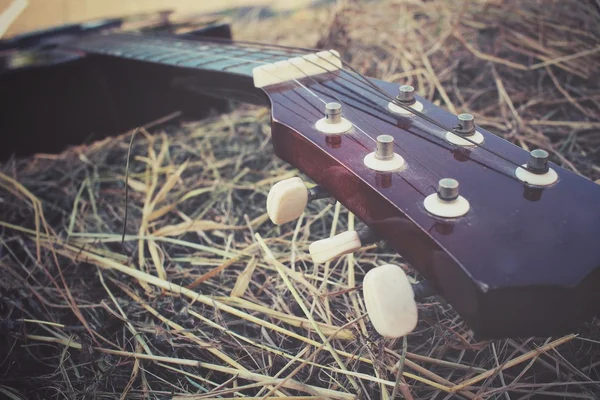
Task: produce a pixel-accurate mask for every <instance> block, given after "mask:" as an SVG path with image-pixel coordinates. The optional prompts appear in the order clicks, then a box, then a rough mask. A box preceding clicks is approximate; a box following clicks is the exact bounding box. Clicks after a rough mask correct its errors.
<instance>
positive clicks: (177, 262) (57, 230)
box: [0, 0, 600, 399]
mask: <svg viewBox="0 0 600 400" xmlns="http://www.w3.org/2000/svg"><path fill="white" fill-rule="evenodd" d="M523 3H524V2H518V1H491V0H490V1H471V2H461V3H460V5H457V4H455V3H454V2H452V4H451V3H450V2H446V1H441V0H440V1H435V0H434V1H422V2H421V1H383V2H377V3H373V2H370V3H368V4H357V3H353V2H347V3H345V4H338V5H333V6H327V7H324V8H321V9H318V10H311V11H308V10H300V11H298V12H295V13H293V14H292V15H288V14H286V15H281V16H275V17H273V18H270V19H266V20H261V21H257V20H255V19H252V18H251V17H245V18H244V19H243V20H238V21H235V22H234V28H235V29H234V31H235V35H236V37H238V38H244V39H251V40H261V41H266V42H276V43H285V44H290V45H298V46H311V47H321V48H335V49H338V50H340V52H341V53H342V54H343V56H344V58H345V59H346V60H347V61H348V62H349V63H350V64H351V65H352V66H353V67H354V68H357V69H358V70H360V71H361V72H363V73H365V74H367V75H369V76H373V77H377V78H380V79H384V80H389V81H394V82H402V83H408V84H412V85H413V86H415V87H416V88H417V90H418V92H419V93H421V94H423V95H424V96H426V97H427V98H428V99H430V100H432V101H434V102H436V103H437V104H439V105H440V106H442V107H444V108H446V109H448V110H450V111H452V112H457V111H461V112H462V111H466V112H470V113H472V114H474V115H475V117H476V118H477V120H478V121H479V123H480V124H481V125H483V126H485V127H486V128H488V129H489V130H491V131H493V132H495V133H497V134H499V135H501V136H503V137H504V138H506V139H507V140H510V141H512V142H514V143H515V144H517V145H519V146H522V147H524V148H527V149H530V148H535V147H542V148H545V149H547V150H548V151H549V152H550V153H551V155H552V159H553V161H554V162H556V163H559V164H561V165H562V166H564V167H565V168H568V169H570V170H572V171H575V172H577V173H580V174H581V175H583V176H586V177H588V178H590V179H592V180H598V179H599V178H600V168H599V166H598V165H599V156H600V153H599V148H600V135H598V128H600V122H599V118H598V116H599V115H600V103H599V102H598V101H599V100H600V90H599V89H600V88H599V87H598V85H599V82H598V80H597V79H596V77H597V75H598V72H599V71H598V70H599V67H600V62H599V61H600V55H599V54H600V49H599V47H598V45H597V44H598V38H600V30H599V28H598V27H599V26H600V24H598V22H599V20H600V17H599V15H600V13H599V12H598V8H597V7H596V6H595V3H594V2H593V1H590V2H587V1H586V2H583V1H560V2H559V1H548V2H542V1H539V2H528V3H526V6H525V5H524V4H523ZM299 30H302V34H298V32H299ZM269 120H270V119H269V112H268V110H267V109H265V108H257V107H251V106H245V105H241V106H239V107H237V108H236V109H235V110H233V111H232V112H231V113H228V114H224V115H218V116H214V117H212V118H209V119H207V120H204V121H199V122H193V123H189V122H188V123H185V124H176V123H174V124H173V125H170V126H169V127H168V128H160V129H149V131H150V132H146V131H143V130H142V131H139V132H138V133H137V134H136V135H135V137H132V134H131V132H129V133H125V134H123V135H121V136H119V137H118V138H116V139H107V140H104V141H101V142H96V143H92V144H88V145H86V146H80V147H74V148H71V149H69V150H67V151H65V152H64V153H62V154H60V155H57V156H47V155H39V156H35V157H31V158H28V159H21V160H11V161H8V162H6V163H4V164H2V165H0V200H1V201H2V203H1V204H2V207H0V268H1V269H2V280H1V281H0V288H1V290H2V297H1V298H0V315H1V316H2V320H1V324H0V332H1V333H2V336H1V339H0V355H3V356H0V369H1V373H0V393H2V394H4V395H5V396H7V397H9V398H12V399H25V398H30V399H37V398H40V399H46V398H69V399H83V398H85V399H96V398H97V399H103V398H111V399H112V398H160V399H162V398H173V397H174V398H177V399H208V398H218V397H220V398H228V397H229V398H230V397H239V396H241V395H245V396H251V397H254V398H263V397H264V396H266V395H270V396H271V398H281V397H285V396H302V397H297V398H303V399H308V398H310V399H312V398H318V397H321V398H323V397H329V398H334V399H350V398H354V397H355V396H357V397H359V398H365V399H377V398H384V399H386V398H389V397H390V396H391V395H392V394H393V393H395V392H396V389H395V388H397V392H399V393H398V396H402V397H404V398H406V399H411V398H414V399H453V398H468V399H476V398H480V399H521V398H523V399H525V398H540V399H543V398H565V399H574V398H582V399H596V398H599V397H600V384H599V381H600V323H599V321H598V320H597V319H594V320H590V321H588V322H587V323H586V324H585V325H584V326H582V327H581V329H580V331H578V332H576V334H577V335H566V336H562V337H553V338H525V339H523V338H522V339H508V340H500V341H478V340H477V339H476V338H475V337H473V334H472V332H471V331H470V329H469V327H468V325H466V324H465V323H464V322H463V321H462V320H461V319H460V318H459V317H458V316H457V315H456V314H455V313H454V312H453V310H452V308H451V307H450V306H449V305H447V304H446V303H444V302H443V301H442V300H440V299H437V300H433V301H431V302H428V303H421V304H420V305H419V312H420V316H421V317H420V322H419V325H418V327H417V330H416V331H415V332H413V333H412V334H410V335H408V336H407V337H406V338H405V339H398V340H388V339H383V338H381V337H379V336H378V335H377V334H376V333H375V332H374V330H373V328H372V327H371V326H370V323H369V321H368V319H366V318H364V315H365V307H364V304H363V302H362V296H361V294H360V284H361V281H362V277H363V276H364V273H365V272H366V271H367V270H368V269H370V268H372V267H373V266H374V265H380V264H383V263H396V264H399V265H401V266H402V267H403V268H405V270H406V271H407V272H408V273H409V274H410V275H411V276H413V277H417V278H418V276H417V275H416V274H415V272H414V271H413V270H412V269H411V268H410V266H409V265H406V263H404V262H403V260H402V258H401V257H399V256H398V255H396V254H391V253H389V252H386V251H385V250H381V249H376V248H373V247H372V246H371V247H369V248H367V249H364V250H361V251H360V252H357V253H356V254H355V255H351V256H347V257H343V258H342V259H340V260H339V261H336V262H333V263H331V264H326V265H316V264H313V263H312V262H311V261H310V258H309V257H308V254H307V253H308V245H309V244H310V243H311V242H312V241H314V240H317V239H320V238H323V237H327V236H330V235H332V234H334V233H335V232H340V231H343V230H347V229H348V228H349V227H351V226H352V225H353V224H354V223H355V221H354V217H353V216H352V215H351V214H349V213H348V212H347V211H346V210H344V208H343V207H341V206H340V205H339V203H338V204H330V203H328V202H327V201H326V200H320V201H318V202H316V203H313V204H311V205H310V206H309V208H308V210H307V212H306V214H305V216H304V217H303V218H302V219H301V220H300V221H298V222H293V223H289V224H286V225H283V226H280V227H277V226H274V225H273V224H271V223H270V222H269V221H268V217H267V215H266V210H265V200H266V195H267V193H268V190H269V188H270V187H271V186H272V185H273V184H274V183H275V182H277V181H279V180H281V179H284V178H286V177H291V176H294V175H298V172H297V171H294V170H293V169H292V168H291V167H290V166H288V165H286V164H285V163H283V162H281V161H280V160H278V159H277V158H276V157H274V155H273V152H272V149H271V144H270V128H269ZM128 160H129V164H128ZM126 171H128V172H127V178H126V176H125V175H126ZM125 182H127V183H125ZM126 210H127V212H125V211H126ZM125 220H126V221H127V227H126V235H125V237H124V240H123V243H121V241H122V231H123V227H124V221H125ZM399 371H400V372H401V373H399Z"/></svg>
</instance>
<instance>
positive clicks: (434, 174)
mask: <svg viewBox="0 0 600 400" xmlns="http://www.w3.org/2000/svg"><path fill="white" fill-rule="evenodd" d="M290 64H291V65H293V66H294V68H296V69H297V70H298V71H300V72H301V73H302V74H303V75H305V77H306V78H308V79H310V80H311V81H312V82H313V83H315V84H316V85H320V86H322V87H324V88H326V89H328V88H327V86H325V85H323V84H322V83H321V82H319V81H317V80H316V79H315V78H313V77H312V76H310V75H308V74H306V72H304V71H302V69H301V68H300V67H298V66H297V65H295V64H294V63H292V62H290ZM330 91H333V90H331V89H330ZM323 94H324V95H327V96H329V97H331V98H334V99H335V100H337V101H338V102H339V103H340V104H342V105H345V104H346V103H345V102H344V101H342V100H341V99H340V98H339V97H338V96H336V95H335V94H331V93H323ZM348 108H351V109H352V110H353V112H354V115H356V116H357V117H358V118H359V119H360V120H361V121H362V122H364V123H366V124H367V125H369V126H370V127H371V128H372V129H374V130H376V131H377V132H378V133H379V134H380V135H383V134H384V133H383V132H382V131H381V130H379V129H378V128H377V127H376V126H374V125H373V124H372V123H370V122H369V121H368V120H367V119H366V118H364V117H363V116H362V115H361V114H360V112H359V111H357V110H358V108H357V107H356V108H355V107H352V106H350V105H348ZM353 125H354V126H355V127H356V128H357V129H358V130H359V131H361V132H362V133H364V134H365V135H366V136H367V137H369V138H370V139H371V140H373V141H374V142H377V140H376V139H373V138H372V137H371V136H370V135H368V134H367V133H366V132H365V131H364V130H363V129H362V128H360V127H359V126H358V125H357V124H356V123H354V124H353ZM394 145H395V147H398V148H399V149H401V150H402V152H403V153H404V154H405V157H406V156H408V157H410V158H412V159H413V160H415V161H416V162H417V163H419V164H420V165H421V166H422V167H423V168H425V169H426V170H427V171H429V172H430V173H431V174H432V175H433V176H435V177H436V178H438V179H439V178H440V176H439V175H437V174H436V173H435V172H433V171H432V170H431V169H430V168H428V167H427V165H425V163H423V162H422V161H421V160H419V159H418V158H417V157H415V156H414V155H413V154H411V153H410V152H409V151H407V150H405V149H404V148H403V147H402V146H400V144H399V143H398V142H397V141H394ZM396 175H399V176H401V177H402V178H403V179H405V177H404V176H403V175H400V174H399V173H396ZM405 180H406V179H405ZM407 182H408V181H407ZM419 192H420V191H419ZM420 193H421V194H423V193H422V192H420Z"/></svg>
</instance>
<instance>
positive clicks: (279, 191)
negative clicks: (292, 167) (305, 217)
mask: <svg viewBox="0 0 600 400" xmlns="http://www.w3.org/2000/svg"><path fill="white" fill-rule="evenodd" d="M325 197H329V194H328V193H327V192H326V191H325V190H324V189H323V188H321V187H320V186H315V187H312V188H310V189H308V188H307V187H306V186H305V185H304V182H302V179H300V178H298V177H294V178H289V179H286V180H283V181H281V182H277V183H276V184H275V185H273V187H272V188H271V190H270V191H269V195H268V196H267V214H268V215H269V218H271V221H273V223H274V224H276V225H281V224H285V223H286V222H290V221H293V220H295V219H296V218H298V217H300V215H302V213H303V212H304V209H305V208H306V205H307V204H308V202H309V201H312V200H316V199H322V198H325Z"/></svg>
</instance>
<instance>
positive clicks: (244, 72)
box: [62, 33, 302, 104]
mask: <svg viewBox="0 0 600 400" xmlns="http://www.w3.org/2000/svg"><path fill="white" fill-rule="evenodd" d="M62 47H63V48H67V49H69V50H75V51H82V52H85V53H86V54H95V55H101V56H107V57H111V58H117V59H124V60H130V61H131V60H132V61H137V62H141V63H152V64H158V65H162V66H166V67H169V68H170V69H173V68H174V69H177V70H179V74H178V75H179V78H180V79H179V80H178V82H177V84H178V85H182V84H185V85H188V86H189V88H193V90H198V91H200V92H202V93H204V94H211V95H214V96H217V97H225V98H229V99H233V100H241V101H245V102H250V103H261V104H262V103H264V96H263V94H262V93H261V92H260V91H259V90H258V89H256V88H255V87H254V84H253V80H252V70H253V68H255V67H257V66H260V65H264V64H267V63H273V62H276V61H282V60H287V59H289V58H291V57H295V56H298V55H302V54H301V53H298V52H297V51H289V50H287V49H284V48H274V47H270V46H262V45H257V44H248V43H236V42H232V41H225V40H218V39H212V38H207V39H204V38H200V39H193V40H192V39H186V38H180V37H176V36H156V35H155V36H147V35H142V34H134V33H111V34H104V35H93V36H88V37H83V38H81V39H78V40H77V41H74V42H69V43H68V44H65V45H63V46H62ZM182 79H183V81H182Z"/></svg>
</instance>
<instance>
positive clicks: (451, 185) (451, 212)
mask: <svg viewBox="0 0 600 400" xmlns="http://www.w3.org/2000/svg"><path fill="white" fill-rule="evenodd" d="M423 205H424V206H425V210H427V211H428V212H429V213H430V214H433V215H435V216H436V217H442V218H458V217H462V216H463V215H465V214H466V213H467V212H468V211H469V208H470V204H469V202H468V201H467V199H465V198H464V197H462V196H460V195H459V192H458V181H457V180H455V179H451V178H444V179H440V181H439V183H438V189H437V193H434V194H431V195H429V196H427V197H426V198H425V201H424V202H423Z"/></svg>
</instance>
